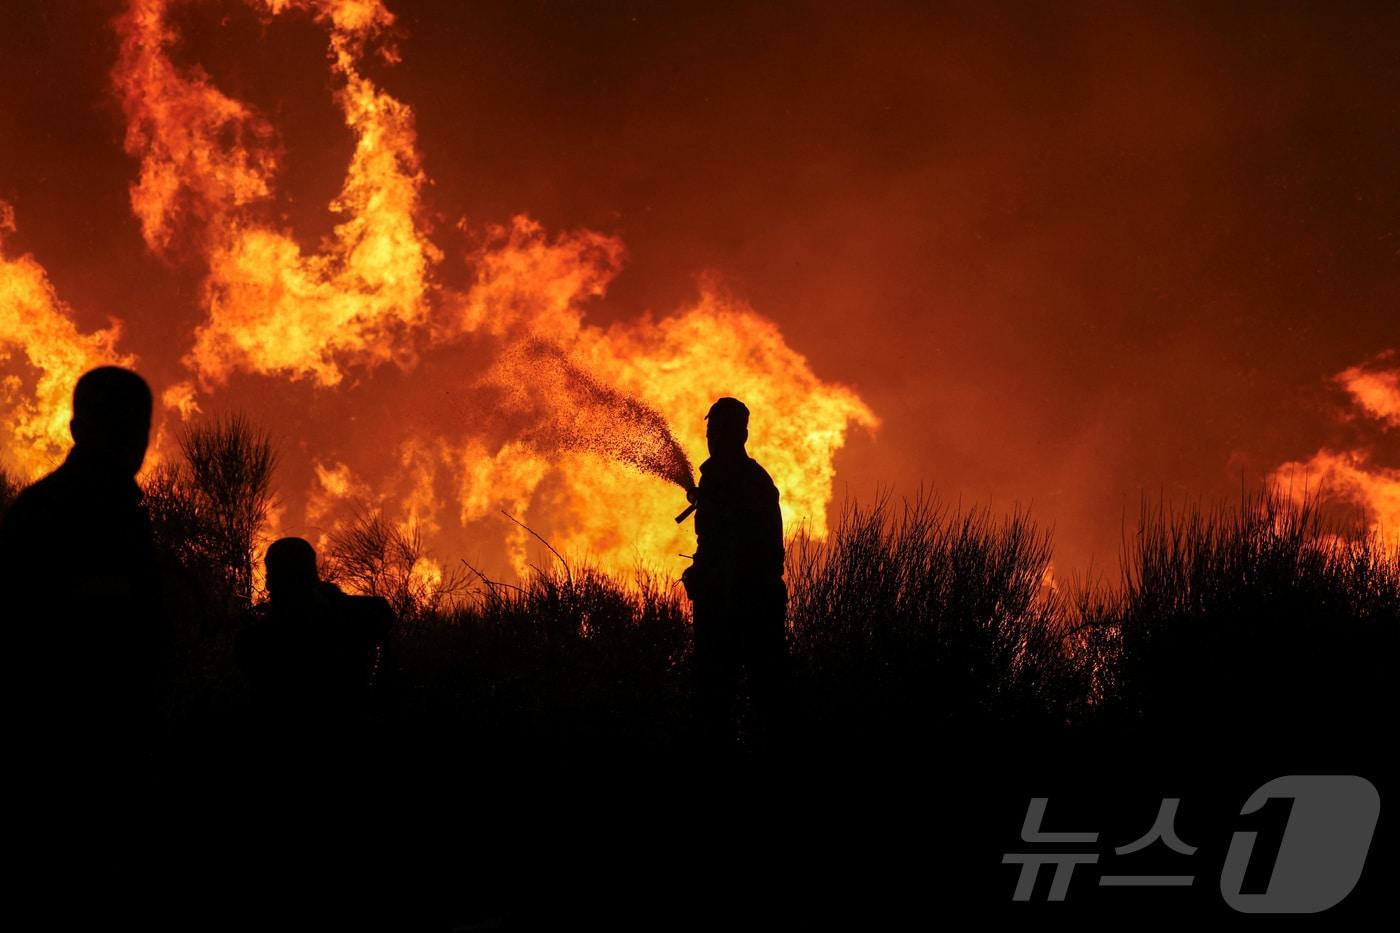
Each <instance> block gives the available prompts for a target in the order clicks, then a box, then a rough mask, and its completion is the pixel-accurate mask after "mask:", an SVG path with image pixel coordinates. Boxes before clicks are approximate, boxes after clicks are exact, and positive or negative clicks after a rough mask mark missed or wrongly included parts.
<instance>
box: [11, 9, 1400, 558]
mask: <svg viewBox="0 0 1400 933" xmlns="http://www.w3.org/2000/svg"><path fill="white" fill-rule="evenodd" d="M389 6H390V8H391V9H392V10H393V11H395V12H396V13H397V14H398V15H399V17H400V25H401V27H402V31H403V34H402V38H401V39H400V42H399V45H400V50H401V52H402V53H403V62H402V64H400V65H398V66H396V67H393V68H386V69H384V70H383V72H382V73H381V74H376V77H377V78H378V79H379V80H381V81H382V83H383V85H384V86H385V88H386V89H387V90H388V91H390V92H391V93H393V94H394V95H395V96H397V97H399V98H400V99H402V100H404V101H406V102H408V103H409V104H411V105H412V106H413V108H414V110H415V112H416V114H417V121H418V123H417V125H418V130H419V138H420V148H421V151H422V152H423V155H424V160H425V169H426V171H427V173H428V174H429V175H430V176H431V177H432V178H433V180H434V185H433V186H432V187H431V188H430V189H429V191H428V194H427V200H428V203H429V204H430V205H431V206H432V207H433V208H434V209H435V210H436V211H437V212H438V217H437V229H438V233H437V235H436V236H437V238H438V241H439V243H440V245H443V246H444V248H447V249H449V250H450V249H451V248H452V247H453V246H454V245H455V241H454V237H458V236H459V235H458V234H457V233H456V231H455V230H454V229H453V224H454V223H455V222H456V220H457V219H459V218H460V217H461V216H463V215H466V216H467V217H468V218H469V219H470V220H472V221H474V222H500V221H504V220H506V219H507V218H509V217H510V216H511V215H512V214H515V213H518V212H527V213H529V214H531V215H532V216H535V217H536V218H538V219H540V220H541V221H543V222H544V223H545V224H546V225H547V226H549V227H551V228H555V229H564V228H573V227H580V226H586V227H592V228H596V229H600V230H603V231H606V232H611V233H617V234H619V235H620V236H621V237H622V238H623V239H624V240H625V241H626V243H627V246H628V249H629V254H630V261H629V264H628V268H627V271H626V272H625V273H624V274H623V276H622V277H621V279H620V280H619V281H618V282H617V283H616V286H615V287H614V288H613V290H612V291H611V293H610V294H609V296H608V297H607V298H606V299H605V300H604V301H603V302H601V303H600V305H599V306H598V307H597V308H596V309H595V317H594V319H596V320H608V319H611V318H626V317H631V316H633V315H635V314H637V313H639V312H641V311H642V310H644V309H654V310H656V311H658V312H665V311H666V310H669V309H671V308H674V307H676V306H677V305H679V304H680V303H682V302H684V301H685V300H686V299H688V298H689V297H691V296H693V294H694V292H695V277H696V275H697V274H699V273H702V272H707V271H708V272H712V273H714V274H716V275H717V276H718V277H719V278H720V279H721V280H722V281H723V282H725V283H726V285H727V286H728V287H730V288H732V289H733V291H735V292H736V293H738V294H740V295H742V296H744V297H745V298H747V299H748V300H749V301H751V302H752V303H753V305H754V306H755V307H756V308H757V309H758V310H760V311H761V312H763V313H764V314H766V315H768V316H770V317H772V318H774V319H775V320H777V321H778V322H779V323H780V324H781V326H782V328H783V331H784V334H785V335H786V337H787V339H788V341H789V342H790V343H791V344H792V345H793V346H794V347H796V348H797V349H798V350H800V351H801V352H803V353H804V354H806V355H807V356H808V357H809V359H810V360H811V362H812V364H813V366H814V368H815V370H816V371H817V373H818V374H819V375H821V376H822V377H823V378H825V379H828V380H834V381H839V382H843V383H847V384H849V385H851V386H853V387H855V388H856V389H857V390H858V391H859V392H860V393H861V395H862V396H863V397H864V399H865V400H866V401H867V402H868V403H869V404H870V405H871V406H872V407H873V408H874V410H875V411H876V412H877V413H878V414H879V415H880V417H881V418H882V419H883V422H884V424H883V427H882V428H881V430H880V431H879V433H878V434H876V435H875V436H874V437H869V436H865V435H861V434H859V433H858V434H857V435H856V436H854V437H853V439H852V441H851V442H850V444H849V445H848V447H847V449H846V450H845V451H843V452H842V454H841V455H840V457H839V459H838V467H839V473H838V484H839V485H845V484H849V488H850V489H851V491H852V492H855V493H858V494H860V495H868V494H869V493H870V492H871V491H872V490H873V489H874V487H875V486H876V484H877V483H880V484H885V485H892V486H894V487H895V489H896V490H897V491H911V490H913V489H914V488H915V487H917V486H918V485H919V484H920V483H925V484H931V485H932V486H934V487H935V488H936V489H937V490H939V491H941V492H942V493H943V494H944V495H945V496H946V497H947V498H950V499H959V498H960V499H961V500H962V501H963V502H965V503H967V502H987V501H990V502H991V503H992V504H993V506H994V507H997V508H999V509H1000V508H1009V507H1010V506H1011V504H1012V503H1013V502H1016V501H1019V502H1021V503H1023V504H1029V505H1030V506H1031V507H1032V509H1033V511H1034V512H1035V514H1036V515H1037V516H1039V517H1040V518H1041V519H1042V520H1044V521H1046V522H1047V523H1053V524H1055V526H1056V529H1057V532H1056V533H1057V539H1058V541H1059V544H1060V547H1059V553H1060V561H1061V563H1062V565H1067V566H1072V567H1082V566H1083V565H1084V563H1085V562H1086V561H1087V560H1088V559H1089V557H1090V555H1091V554H1092V555H1094V561H1095V564H1096V565H1098V566H1104V565H1109V566H1116V556H1115V555H1116V549H1117V546H1118V542H1119V535H1120V522H1121V520H1122V517H1123V515H1124V513H1125V511H1126V513H1127V514H1128V516H1129V518H1130V519H1131V517H1132V516H1133V515H1134V514H1135V513H1136V510H1137V507H1138V501H1139V497H1140V496H1141V495H1142V494H1143V493H1144V492H1146V493H1153V494H1155V493H1157V492H1159V491H1160V492H1164V493H1166V494H1167V495H1169V496H1173V497H1175V498H1177V499H1178V500H1179V499H1182V498H1186V497H1197V496H1203V497H1205V498H1206V499H1208V500H1214V499H1218V498H1224V497H1229V496H1231V495H1234V494H1237V492H1238V489H1239V484H1240V481H1241V477H1242V476H1243V477H1244V479H1245V480H1246V481H1257V480H1258V479H1259V478H1260V477H1261V476H1262V475H1263V474H1264V473H1265V472H1267V471H1268V470H1270V469H1271V468H1272V467H1274V466H1276V465H1277V464H1279V463H1281V462H1284V461H1288V460H1294V459H1300V458H1301V459H1305V458H1306V457H1308V456H1309V455H1311V454H1312V453H1313V452H1314V451H1315V450H1317V449H1318V448H1319V446H1321V445H1323V444H1324V443H1329V442H1335V443H1341V442H1344V441H1345V440H1346V438H1344V437H1343V434H1344V433H1345V432H1346V431H1347V430H1349V428H1348V426H1347V425H1345V424H1341V423H1339V422H1338V421H1337V419H1336V418H1335V411H1336V407H1337V401H1338V400H1337V395H1336V390H1335V388H1334V387H1330V386H1329V384H1328V382H1327V380H1328V378H1329V377H1330V376H1332V375H1333V374H1335V373H1337V372H1339V371H1340V370H1342V369H1345V368H1347V367H1349V366H1352V365H1354V364H1357V363H1360V362H1362V361H1364V360H1367V359H1369V358H1371V357H1373V356H1375V355H1376V354H1377V353H1378V352H1380V351H1381V350H1383V349H1385V348H1387V347H1395V346H1397V345H1400V55H1397V54H1396V49H1397V48H1400V6H1396V5H1394V4H1370V5H1363V4H1348V3H1312V4H1308V3H1281V2H1272V3H1230V4H1219V3H1173V4H1132V5H1126V4H1112V5H1109V4H1104V5H1099V4H1089V3H1083V4H1023V3H998V4H988V3H969V4H933V3H911V4H887V3H879V2H864V3H854V4H853V3H829V4H734V3H716V2H706V3H690V2H667V3H640V2H631V3H620V2H608V3H603V2H587V3H584V2H576V3H567V2H527V0H512V2H504V3H470V4H469V3H457V2H411V0H391V2H390V3H389ZM116 9H118V5H115V4H111V3H89V2H76V0H73V2H52V0H43V2H39V0H31V2H10V3H7V4H6V5H5V6H4V9H3V12H0V24H3V29H0V198H3V199H4V200H7V201H9V202H10V203H11V204H13V206H14V207H15V211H16V215H17V220H18V225H19V233H18V235H17V236H16V237H15V238H14V240H13V247H14V248H15V249H17V250H27V251H32V252H33V253H34V254H35V256H36V258H37V259H39V261H40V262H42V263H43V264H44V265H45V267H46V268H47V269H48V270H49V272H50V274H51V276H52V278H53V280H54V282H55V284H56V286H57V288H58V291H59V293H60V294H61V295H62V296H63V297H64V298H65V300H67V301H68V302H69V303H70V304H71V305H73V306H74V308H76V309H77V310H78V312H79V313H80V315H81V317H82V319H83V322H84V324H85V325H86V326H95V325H97V324H100V323H101V322H102V319H103V315H104V314H107V313H110V314H113V315H116V316H117V317H120V318H122V319H124V320H126V321H127V322H128V328H129V329H128V338H127V343H126V345H127V346H130V347H131V348H132V349H134V350H135V351H136V352H138V353H140V354H142V356H143V357H155V358H160V359H168V360H170V361H171V362H170V363H169V365H170V367H171V369H170V372H169V373H168V375H170V376H172V377H173V376H174V375H176V371H175V369H174V360H175V359H176V358H177V357H178V352H172V351H170V350H168V349H167V350H165V351H164V352H162V351H161V350H160V349H159V348H161V347H162V344H163V342H164V343H168V342H169V340H170V328H169V327H168V326H166V325H167V324H168V322H171V321H182V322H186V323H187V324H188V325H192V324H193V323H194V322H195V321H196V320H197V319H198V315H199V310H198V308H197V306H196V305H195V303H194V295H195V292H196V289H197V285H198V280H199V271H200V270H199V269H198V268H196V267H184V266H180V265H179V264H176V265H175V266H173V267H172V266H169V265H167V264H166V263H165V262H163V261H161V260H158V259H155V258H153V257H151V256H149V255H148V254H146V253H145V251H144V246H143V244H142V242H141V239H140V235H139V231H138V228H137V225H136V221H135V220H134V219H133V217H132V216H131V214H130V212H129V210H128V207H127V200H126V198H127V194H126V186H127V184H128V183H129V181H130V180H131V178H132V176H133V173H134V170H135V167H134V164H133V162H132V161H131V160H130V159H128V157H127V156H126V155H125V154H124V153H123V152H122V148H121V137H122V131H123V123H122V116H121V113H120V109H119V107H118V106H117V104H116V102H115V100H114V99H113V97H112V94H111V91H110V89H109V86H108V78H107V76H108V73H109V71H110V68H111V65H112V62H113V61H114V59H115V54H116V43H115V38H114V36H113V34H112V32H111V30H110V29H109V28H108V26H107V25H106V22H107V20H108V19H109V18H110V16H111V15H112V13H113V12H114V11H115V10H116ZM225 14H226V15H225ZM221 17H222V19H221ZM180 22H181V23H182V24H183V28H184V29H185V31H186V35H187V36H188V37H189V43H188V47H187V48H186V49H185V53H186V54H188V55H189V57H190V60H198V61H200V62H201V63H202V64H203V65H204V67H205V68H207V69H208V71H209V72H210V74H211V75H212V76H213V77H214V79H215V80H216V82H217V83H218V84H219V85H220V86H221V87H223V88H225V89H226V90H227V91H228V92H230V93H232V94H234V95H235V96H238V97H241V98H246V99H248V100H250V101H252V102H254V103H256V104H257V105H259V106H260V107H261V108H263V109H264V110H265V112H267V113H268V115H269V116H270V118H271V120H272V122H273V123H274V124H275V125H276V126H277V128H278V132H279V134H280V138H281V140H282V142H283V143H284V145H285V153H286V154H285V170H284V172H283V175H282V179H283V181H282V186H283V189H284V190H285V191H286V192H287V210H288V218H289V222H291V223H293V224H295V225H296V229H297V230H298V233H299V234H301V235H303V236H305V237H307V238H309V239H311V240H314V238H315V237H316V236H318V235H319V234H321V233H324V232H325V230H326V229H328V226H329V223H330V220H329V218H328V217H327V216H326V215H325V213H324V211H323V210H321V208H322V207H323V206H324V204H325V203H326V202H328V201H329V200H330V198H331V197H333V196H334V194H335V191H336V188H337V187H338V185H339V184H340V181H341V178H342V175H343V166H344V163H345V161H346V159H347V158H348V155H349V152H350V146H351V139H350V137H349V135H348V133H347V132H346V131H345V129H344V127H343V126H342V125H341V124H340V120H339V115H338V114H337V112H336V111H335V109H334V106H333V104H332V101H331V99H330V96H329V93H328V90H329V81H330V79H329V77H328V75H327V70H326V68H325V63H324V34H323V33H322V32H320V31H319V30H317V29H316V28H315V27H313V26H312V25H311V24H310V23H309V22H307V21H306V20H305V19H304V18H303V19H300V20H296V21H290V22H287V23H282V22H280V21H279V22H278V23H275V24H274V25H273V26H272V27H270V28H267V29H264V28H263V27H262V26H261V25H260V24H259V23H258V22H257V21H256V20H255V19H254V18H253V17H251V16H249V15H246V14H244V13H241V12H239V11H238V10H237V8H236V7H233V6H230V5H228V4H219V3H216V4H213V5H212V10H206V9H202V8H201V7H200V5H198V4H194V5H192V9H191V10H189V11H186V12H183V13H182V14H181V19H180ZM298 205H307V206H308V207H307V208H306V209H305V210H304V211H301V210H299V209H298ZM177 350H178V351H181V352H182V350H183V347H180V348H177ZM1392 453H1394V451H1392ZM838 495H839V490H838Z"/></svg>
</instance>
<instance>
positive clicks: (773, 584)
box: [682, 398, 787, 747]
mask: <svg viewBox="0 0 1400 933" xmlns="http://www.w3.org/2000/svg"><path fill="white" fill-rule="evenodd" d="M705 417H706V420H707V422H708V424H707V427H706V432H705V437H706V440H707V442H708V444H709V450H710V457H709V459H708V460H706V461H705V462H704V463H703V464H701V466H700V483H699V485H698V486H697V488H696V490H695V493H694V498H695V504H696V511H695V535H696V549H695V560H694V563H693V564H692V565H691V566H690V567H689V568H687V569H686V571H685V573H684V574H683V576H682V582H683V583H684V584H685V588H686V593H687V595H689V596H690V598H691V600H692V602H693V604H694V605H693V615H694V620H695V626H694V633H695V656H694V665H695V668H694V670H695V699H696V712H697V715H698V718H699V720H700V727H701V729H702V732H703V735H704V738H705V740H706V741H707V743H708V744H710V745H711V746H712V747H730V746H732V745H733V743H734V741H735V739H736V737H737V729H736V725H737V723H736V706H737V700H738V686H739V675H740V672H741V671H742V672H743V673H744V675H745V677H746V680H747V683H748V695H749V698H750V701H751V706H752V712H753V725H754V727H755V732H756V733H757V736H758V739H759V742H760V743H771V742H772V741H773V740H774V739H775V738H777V737H778V733H779V732H780V731H781V729H782V727H783V722H782V719H783V717H782V715H781V713H782V710H783V707H784V705H785V701H786V695H785V694H786V687H787V684H786V676H787V629H786V614H787V587H786V585H785V584H784V583H783V518H782V513H781V511H780V510H779V508H778V488H777V487H776V486H775V485H774V484H773V480H772V479H771V478H770V477H769V475H768V472H767V471H766V470H764V469H763V467H762V466H760V465H759V464H758V462H757V461H755V460H754V459H753V458H752V457H750V456H749V455H748V451H747V450H746V449H745V444H746V443H747V442H748V436H749V429H748V425H749V410H748V408H747V407H745V406H744V404H743V403H742V402H740V401H739V400H738V399H733V398H722V399H720V400H718V401H717V402H715V403H714V405H712V406H711V407H710V411H709V414H707V415H706V416H705Z"/></svg>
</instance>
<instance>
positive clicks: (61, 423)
mask: <svg viewBox="0 0 1400 933" xmlns="http://www.w3.org/2000/svg"><path fill="white" fill-rule="evenodd" d="M14 231H15V216H14V209H13V208H12V207H11V206H10V205H9V204H7V203H5V202H3V201H0V364H6V366H5V369H6V372H7V375H6V376H5V377H4V378H3V380H0V403H3V404H0V427H3V428H4V431H5V434H6V435H7V436H8V437H9V438H10V443H8V444H6V446H5V448H4V449H3V454H4V456H5V459H4V460H3V461H0V466H3V467H4V468H5V469H6V470H7V471H10V472H12V473H13V474H14V475H16V476H19V477H20V478H22V479H24V480H27V481H31V480H35V479H38V478H39V477H40V476H42V475H43V474H44V473H46V472H48V471H49V470H51V469H53V468H54V467H55V466H57V465H58V463H59V461H60V460H62V459H63V455H64V453H66V452H67V450H68V446H69V444H70V443H71V439H70V436H69V433H68V422H69V421H70V420H71V419H72V417H73V407H72V394H73V386H74V384H76V383H77V381H78V377H79V376H80V375H82V374H83V372H85V371H86V370H88V369H91V368H92V367H94V366H101V365H105V364H109V363H115V364H118V365H124V366H129V365H132V363H133V358H132V357H130V356H126V355H123V354H121V353H118V352H117V342H118V340H119V338H120V337H121V326H120V324H119V323H118V322H116V321H112V322H111V325H110V326H109V327H108V328H106V329H105V330H98V331H94V332H92V333H89V334H84V333H82V332H81V331H79V330H78V326H77V324H76V323H75V322H74V320H73V313H72V311H71V309H69V307H68V306H67V305H66V304H64V303H63V301H61V300H60V299H59V297H58V295H57V293H56V292H55V291H54V287H53V284H52V283H51V282H50V281H49V277H48V274H47V273H46V272H45V271H44V267H43V266H41V265H40V264H39V263H38V262H37V261H36V260H35V259H34V257H33V256H30V255H23V256H19V257H17V258H10V257H9V256H8V255H7V254H6V252H5V236H6V234H9V233H13V232H14ZM15 348H20V349H21V350H22V352H23V354H24V358H25V362H27V363H28V365H29V367H30V368H31V369H32V370H34V371H36V372H37V376H36V377H35V378H33V381H32V385H30V387H29V388H28V389H26V387H25V386H26V383H27V382H28V381H29V380H28V379H26V378H23V377H21V375H19V374H18V373H16V372H14V371H13V367H12V366H10V365H8V364H9V362H10V360H11V358H12V355H13V354H14V352H15Z"/></svg>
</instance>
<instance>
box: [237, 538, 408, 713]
mask: <svg viewBox="0 0 1400 933" xmlns="http://www.w3.org/2000/svg"><path fill="white" fill-rule="evenodd" d="M265 565H266V569H267V592H268V596H269V598H268V600H267V602H265V603H264V604H263V605H262V606H260V607H259V608H258V615H257V618H256V619H255V620H254V621H253V623H252V624H251V625H250V626H249V627H248V628H247V629H245V630H244V632H243V633H242V635H241V637H240V640H239V646H238V648H239V655H240V659H241V661H242V663H243V667H244V669H245V671H246V672H247V674H248V677H249V679H250V680H251V681H252V683H253V687H254V690H255V692H256V695H257V701H256V702H257V709H258V713H259V719H260V721H261V723H262V725H263V726H265V727H267V728H270V729H271V730H272V731H273V732H274V733H279V734H282V735H284V736H285V737H289V738H294V737H297V736H298V735H299V734H301V733H303V731H304V730H307V729H310V730H318V731H321V730H330V731H332V732H336V731H342V730H346V729H352V728H354V727H355V726H357V725H359V724H362V723H363V722H364V721H365V717H366V716H367V714H368V712H369V705H370V699H371V690H372V687H373V685H374V681H375V677H376V674H377V673H378V665H379V663H380V661H381V659H382V656H383V652H384V650H385V647H386V642H387V640H388V638H389V633H390V631H391V629H392V628H393V624H394V613H393V610H392V609H391V608H390V607H389V603H388V602H387V601H386V600H384V599H382V598H380V597H378V596H347V595H346V594H345V593H343V592H341V590H340V587H338V586H336V585H335V584H334V583H330V582H327V581H324V580H322V579H321V578H320V574H319V572H318V570H317V568H316V550H315V548H313V547H312V546H311V544H310V543H309V542H308V541H306V540H304V539H302V538H281V539H279V540H277V541H274V542H273V543H272V544H271V545H270V546H269V547H268V549H267V556H266V558H265Z"/></svg>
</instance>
